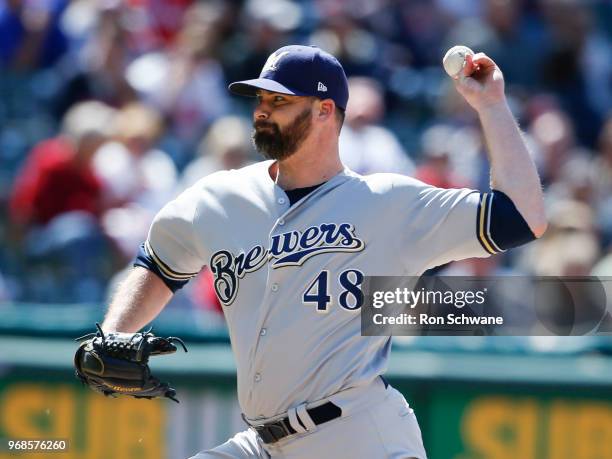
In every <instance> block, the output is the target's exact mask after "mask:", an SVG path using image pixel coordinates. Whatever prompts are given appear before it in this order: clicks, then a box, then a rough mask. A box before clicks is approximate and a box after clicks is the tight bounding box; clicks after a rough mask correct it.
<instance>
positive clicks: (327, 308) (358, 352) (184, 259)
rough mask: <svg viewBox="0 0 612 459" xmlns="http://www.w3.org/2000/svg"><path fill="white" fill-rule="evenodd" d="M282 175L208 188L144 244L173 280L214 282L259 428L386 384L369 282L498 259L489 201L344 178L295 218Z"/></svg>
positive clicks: (206, 183)
mask: <svg viewBox="0 0 612 459" xmlns="http://www.w3.org/2000/svg"><path fill="white" fill-rule="evenodd" d="M271 164H272V162H271V161H264V162H260V163H257V164H254V165H252V166H248V167H246V168H243V169H240V170H235V171H224V172H218V173H215V174H213V175H210V176H208V177H206V178H204V179H202V180H200V181H199V182H198V183H197V184H196V185H194V186H193V187H191V188H190V189H188V190H187V191H185V192H184V193H183V194H182V195H181V196H179V197H178V198H177V199H176V200H175V201H172V202H170V203H169V204H167V205H166V206H165V207H164V208H163V209H162V210H161V211H160V212H159V214H158V215H157V217H156V218H155V221H154V222H153V224H152V226H151V229H150V232H149V237H148V240H147V242H146V244H145V247H146V250H147V252H148V253H149V255H150V256H151V257H152V258H153V260H154V261H155V263H156V264H157V265H158V267H159V268H160V270H161V271H162V273H163V275H164V276H167V278H168V279H171V280H184V279H188V278H190V277H193V276H195V275H196V274H197V273H198V272H199V271H200V270H201V269H202V267H203V266H205V265H208V266H210V268H211V269H212V271H213V273H214V275H215V289H216V292H217V295H218V296H219V299H220V300H221V302H222V303H223V309H224V313H225V317H226V320H227V324H228V327H229V333H230V338H231V341H232V348H233V351H234V355H235V358H236V365H237V371H238V399H239V402H240V405H241V408H242V410H243V412H244V413H245V414H246V416H247V417H249V418H251V419H256V418H268V417H271V416H274V415H277V414H280V413H282V412H285V411H286V410H287V409H288V408H289V407H292V406H296V405H298V404H300V403H303V402H312V401H315V400H319V399H322V398H324V397H326V396H329V395H331V394H333V393H336V392H338V391H340V390H343V389H346V388H349V387H354V386H358V385H362V384H367V383H369V382H370V381H371V380H372V379H374V378H375V377H376V376H377V375H379V374H382V373H384V372H385V370H386V366H387V360H388V354H389V349H390V339H389V338H388V337H362V336H361V328H360V316H359V306H360V304H359V301H360V299H359V287H360V282H361V280H362V279H363V276H368V275H388V276H411V275H420V274H421V273H423V272H424V271H425V270H426V269H428V268H431V267H434V266H438V265H441V264H444V263H447V262H449V261H452V260H459V259H463V258H469V257H485V256H487V255H488V254H489V253H494V252H495V251H497V250H496V247H495V246H494V245H492V244H493V242H492V240H491V239H490V236H489V235H488V234H487V233H488V202H487V198H488V195H487V194H480V193H479V192H477V191H474V190H469V189H452V190H445V189H440V188H434V187H431V186H428V185H425V184H423V183H421V182H419V181H418V180H415V179H412V178H409V177H404V176H400V175H395V174H374V175H370V176H366V177H364V176H360V175H357V174H355V173H353V172H351V171H349V170H346V169H345V170H344V172H342V173H340V174H338V175H336V176H335V177H333V178H332V179H330V180H329V181H328V182H326V183H325V184H323V185H322V186H320V187H319V188H317V189H316V190H315V191H313V192H312V193H310V194H309V195H307V196H306V197H304V198H302V199H301V200H300V201H298V202H297V203H295V204H294V205H292V206H290V203H289V200H288V198H287V195H286V194H285V192H284V191H283V190H282V189H281V188H280V187H279V186H277V185H276V184H275V183H274V181H273V180H272V179H271V178H270V175H269V172H268V171H269V167H270V166H271ZM481 201H482V202H481ZM485 248H486V250H485Z"/></svg>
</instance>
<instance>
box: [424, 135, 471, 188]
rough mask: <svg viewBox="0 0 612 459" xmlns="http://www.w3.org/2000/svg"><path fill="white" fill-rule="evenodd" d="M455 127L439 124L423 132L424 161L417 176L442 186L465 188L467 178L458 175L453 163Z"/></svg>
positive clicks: (426, 181)
mask: <svg viewBox="0 0 612 459" xmlns="http://www.w3.org/2000/svg"><path fill="white" fill-rule="evenodd" d="M452 136H453V128H451V127H449V126H443V125H437V126H433V127H431V128H429V129H428V130H427V131H426V132H425V134H423V153H422V162H421V164H420V165H419V167H418V168H417V170H416V174H415V176H416V178H418V179H419V180H422V181H423V182H425V183H428V184H430V185H434V186H437V187H440V188H463V187H466V186H468V185H469V183H468V182H467V180H466V179H464V178H462V177H459V176H457V174H456V173H455V172H454V168H453V164H452V160H451V157H452V145H451V142H452Z"/></svg>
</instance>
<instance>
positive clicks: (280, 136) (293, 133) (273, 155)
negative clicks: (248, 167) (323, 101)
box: [253, 108, 312, 161]
mask: <svg viewBox="0 0 612 459" xmlns="http://www.w3.org/2000/svg"><path fill="white" fill-rule="evenodd" d="M311 116H312V109H311V108H307V109H305V110H304V111H303V112H302V113H300V114H299V115H298V116H296V117H295V119H294V120H293V121H292V122H291V123H290V124H289V125H288V126H286V127H284V128H283V129H282V131H281V129H280V128H279V127H278V124H276V123H273V122H270V121H263V120H258V121H255V123H253V127H254V128H255V130H254V131H253V144H254V145H255V148H257V150H258V151H259V152H260V153H261V154H262V155H263V156H264V157H266V158H267V159H275V160H277V161H280V160H283V159H286V158H288V157H289V156H291V155H292V154H294V153H295V152H296V151H297V150H298V148H300V145H302V143H303V142H304V139H306V137H308V134H309V133H310V130H311V127H312V118H311ZM264 127H265V129H262V128H264Z"/></svg>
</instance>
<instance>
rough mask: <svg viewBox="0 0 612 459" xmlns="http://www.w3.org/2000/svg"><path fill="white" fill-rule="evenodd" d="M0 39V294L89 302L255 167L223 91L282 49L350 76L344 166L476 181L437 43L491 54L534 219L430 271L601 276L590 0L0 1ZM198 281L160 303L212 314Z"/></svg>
mask: <svg viewBox="0 0 612 459" xmlns="http://www.w3.org/2000/svg"><path fill="white" fill-rule="evenodd" d="M0 36H1V37H2V40H0V67H1V70H0V164H2V167H1V168H0V240H1V241H2V244H1V246H0V300H5V301H19V302H55V303H58V302H61V303H70V302H102V301H104V300H105V299H106V298H107V297H108V295H109V294H110V290H112V288H113V287H112V286H113V285H115V284H116V282H118V281H119V280H120V279H121V277H122V275H123V274H124V273H125V271H126V268H127V267H129V265H130V261H131V259H132V257H133V256H134V255H135V253H136V250H137V248H138V245H139V244H140V243H141V242H142V241H143V240H144V239H145V238H146V235H147V230H148V227H149V224H150V222H151V220H152V218H153V216H154V215H155V213H156V212H157V211H158V210H159V209H160V207H161V206H162V205H163V204H164V203H165V202H167V201H168V200H170V199H172V198H173V197H174V196H176V195H177V194H178V193H180V192H181V191H182V190H184V189H185V188H186V187H188V186H190V185H192V184H193V183H195V182H196V181H197V180H199V179H200V178H202V177H204V176H206V175H208V174H210V173H213V172H215V171H218V170H222V169H232V168H239V167H242V166H244V165H247V164H249V163H251V162H253V161H258V160H259V159H258V157H257V155H256V153H255V152H254V151H253V147H252V145H251V139H250V133H251V121H250V111H251V110H252V107H253V105H252V102H250V101H249V100H245V99H242V98H236V97H232V96H231V95H230V94H229V93H228V91H227V89H226V87H227V84H228V82H230V81H234V80H237V79H245V78H252V77H254V76H256V75H258V74H259V71H260V69H261V67H262V65H263V63H264V62H265V60H266V58H267V56H268V55H269V54H270V52H272V51H273V50H275V49H277V48H278V47H280V46H284V45H286V44H289V43H304V44H314V45H317V46H319V47H321V48H323V49H325V50H327V51H329V52H331V53H333V54H334V55H336V56H337V57H338V58H339V60H340V61H341V62H342V64H343V65H344V68H345V70H346V72H347V74H348V75H349V77H350V100H349V105H348V108H347V118H346V123H345V125H344V127H343V130H342V133H341V141H340V148H341V156H342V158H343V160H344V162H345V163H346V164H347V165H348V166H349V167H350V168H351V169H353V170H355V171H357V172H359V173H362V174H370V173H375V172H396V173H400V174H407V175H411V176H415V177H417V178H419V179H421V180H423V181H425V182H428V183H431V184H433V185H436V186H441V187H472V188H477V189H481V190H487V189H488V188H489V176H488V163H487V159H486V145H484V144H483V138H482V136H481V131H480V128H479V124H478V119H477V116H476V114H475V112H473V110H471V109H470V108H469V107H468V106H467V105H466V103H465V102H464V101H462V100H461V98H460V96H458V94H457V93H456V91H455V90H454V88H453V85H452V82H451V80H450V79H449V78H448V77H447V76H446V75H445V74H444V73H443V70H442V68H441V58H442V56H443V55H444V52H445V51H446V49H448V48H449V47H450V46H452V45H454V44H465V45H468V46H470V47H471V48H472V49H475V50H479V51H484V52H486V53H487V54H489V55H490V56H491V57H493V59H495V61H496V62H497V63H498V64H499V66H500V67H501V69H502V71H503V72H504V75H505V78H506V90H507V94H508V97H509V101H510V104H511V108H512V110H513V112H514V113H515V115H516V117H517V119H518V120H519V122H520V125H521V128H522V129H523V131H524V135H525V139H526V141H527V142H528V144H529V147H530V151H531V152H532V154H533V156H534V159H535V161H536V164H537V165H538V168H539V172H540V174H541V177H542V180H543V183H544V186H545V192H546V199H547V207H548V210H549V218H550V226H549V230H548V232H547V234H546V235H545V236H544V237H543V238H542V239H541V240H540V241H538V242H537V243H534V244H531V245H530V246H528V247H526V248H523V249H520V250H517V251H513V252H512V253H510V254H507V255H503V256H498V257H494V258H491V259H486V260H469V261H466V262H462V263H456V264H453V265H451V266H450V267H447V268H446V269H445V272H449V273H461V274H475V275H496V274H521V273H525V274H537V275H589V274H594V275H612V6H611V4H610V2H608V1H606V0H601V1H596V0H591V1H589V0H512V1H510V0H427V1H425V0H244V1H240V0H224V1H221V0H218V1H215V0H205V1H197V0H0ZM210 277H211V276H210V273H209V272H206V271H204V272H203V273H202V274H201V275H200V276H199V277H198V278H197V279H196V280H194V281H192V282H190V284H189V285H188V286H187V287H186V288H185V289H183V291H182V292H181V294H180V295H177V296H176V297H175V299H174V300H173V303H174V305H175V306H176V307H189V308H202V309H206V310H211V311H218V310H219V306H218V304H217V303H216V299H215V296H214V293H213V291H212V289H211V287H210ZM109 286H110V287H109Z"/></svg>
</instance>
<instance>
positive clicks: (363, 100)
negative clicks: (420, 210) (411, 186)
mask: <svg viewBox="0 0 612 459" xmlns="http://www.w3.org/2000/svg"><path fill="white" fill-rule="evenodd" d="M349 93H350V98H349V102H348V106H347V107H346V122H345V124H344V126H343V128H342V131H341V133H340V158H341V159H342V161H343V162H344V164H345V165H346V166H347V167H348V168H349V169H352V170H354V171H355V172H357V173H359V174H363V175H367V174H373V173H375V172H395V173H398V174H404V175H411V174H412V173H413V171H414V164H413V163H412V160H411V159H410V158H409V157H408V155H407V154H406V152H405V151H404V149H403V148H402V146H401V145H400V143H399V141H398V140H397V138H396V137H395V135H394V134H393V133H392V132H391V131H390V130H389V129H387V128H385V127H383V126H381V125H379V124H378V123H379V122H380V121H381V120H382V118H383V116H384V114H385V105H384V101H383V95H382V89H381V88H380V86H379V85H378V84H377V83H376V82H375V81H374V80H372V79H369V78H363V77H360V78H356V77H354V78H350V79H349Z"/></svg>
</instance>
